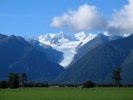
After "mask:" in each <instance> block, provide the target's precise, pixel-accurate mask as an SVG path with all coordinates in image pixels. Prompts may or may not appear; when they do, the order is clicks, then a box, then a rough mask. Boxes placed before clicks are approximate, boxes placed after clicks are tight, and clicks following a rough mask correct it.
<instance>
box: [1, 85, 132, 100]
mask: <svg viewBox="0 0 133 100" xmlns="http://www.w3.org/2000/svg"><path fill="white" fill-rule="evenodd" d="M0 100H133V88H91V89H82V88H25V89H15V90H11V89H5V90H0Z"/></svg>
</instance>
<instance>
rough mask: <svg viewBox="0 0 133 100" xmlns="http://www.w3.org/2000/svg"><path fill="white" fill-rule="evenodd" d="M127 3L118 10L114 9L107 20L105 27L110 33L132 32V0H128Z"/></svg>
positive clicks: (122, 33)
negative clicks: (109, 19) (107, 23)
mask: <svg viewBox="0 0 133 100" xmlns="http://www.w3.org/2000/svg"><path fill="white" fill-rule="evenodd" d="M128 1H129V3H128V4H127V5H125V6H123V8H122V9H121V10H120V11H116V12H115V14H113V16H112V20H111V21H109V25H108V28H107V31H108V33H110V34H114V35H115V34H121V35H124V34H133V0H128Z"/></svg>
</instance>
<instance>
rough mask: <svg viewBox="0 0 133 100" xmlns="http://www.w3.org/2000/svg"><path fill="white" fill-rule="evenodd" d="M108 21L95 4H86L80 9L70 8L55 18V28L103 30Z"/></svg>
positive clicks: (53, 25)
mask: <svg viewBox="0 0 133 100" xmlns="http://www.w3.org/2000/svg"><path fill="white" fill-rule="evenodd" d="M106 25H107V23H106V21H105V19H104V17H103V15H102V14H100V13H99V12H98V11H97V8H96V7H95V6H89V5H88V4H84V5H82V6H80V7H79V8H78V10H69V12H68V13H64V14H63V15H62V16H56V17H54V18H53V21H52V23H51V24H50V26H51V27H53V28H61V27H64V28H67V29H68V30H70V31H85V30H103V29H105V27H106Z"/></svg>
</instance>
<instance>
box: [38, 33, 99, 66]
mask: <svg viewBox="0 0 133 100" xmlns="http://www.w3.org/2000/svg"><path fill="white" fill-rule="evenodd" d="M96 36H97V35H96V34H91V33H89V34H86V33H85V32H79V33H76V34H74V35H70V34H64V33H63V32H62V31H61V32H60V33H57V34H53V33H50V34H44V35H40V36H38V41H39V42H40V43H43V44H46V45H49V46H51V47H52V48H53V49H56V50H58V51H60V52H63V59H62V60H61V62H59V64H60V65H61V66H63V67H64V68H66V67H67V66H68V65H69V64H70V63H71V62H72V60H73V58H74V56H75V54H76V53H77V51H76V49H77V48H78V47H79V46H83V45H84V44H86V43H87V42H89V41H90V40H92V39H94V38H95V37H96Z"/></svg>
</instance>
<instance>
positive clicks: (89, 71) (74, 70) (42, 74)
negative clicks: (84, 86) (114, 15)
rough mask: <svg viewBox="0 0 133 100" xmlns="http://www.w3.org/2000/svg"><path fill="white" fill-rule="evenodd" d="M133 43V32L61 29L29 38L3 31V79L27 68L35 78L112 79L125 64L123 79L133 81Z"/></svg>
mask: <svg viewBox="0 0 133 100" xmlns="http://www.w3.org/2000/svg"><path fill="white" fill-rule="evenodd" d="M132 44H133V36H129V37H126V38H125V37H123V36H109V35H105V34H103V33H100V34H90V33H88V34H87V33H85V32H79V33H76V34H64V33H63V32H60V33H58V34H52V33H51V34H44V35H40V36H38V37H32V38H30V39H26V40H25V39H24V38H22V37H16V36H14V35H12V36H6V35H2V34H0V80H5V79H7V75H8V73H10V72H14V73H18V74H20V73H23V72H24V73H26V74H27V76H28V80H29V81H35V82H50V83H62V84H69V83H73V84H78V83H79V84H81V83H83V82H85V81H88V80H91V81H93V82H95V83H112V82H113V80H112V78H111V74H112V71H113V70H114V69H115V68H116V67H120V66H121V68H122V73H121V76H122V83H128V84H129V83H133V80H132V79H133V67H132V66H133V45H132ZM62 66H63V67H64V68H65V70H64V68H63V67H62Z"/></svg>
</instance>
